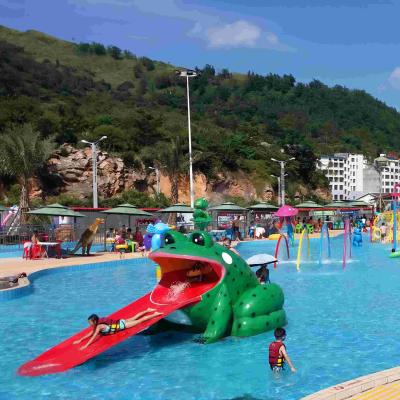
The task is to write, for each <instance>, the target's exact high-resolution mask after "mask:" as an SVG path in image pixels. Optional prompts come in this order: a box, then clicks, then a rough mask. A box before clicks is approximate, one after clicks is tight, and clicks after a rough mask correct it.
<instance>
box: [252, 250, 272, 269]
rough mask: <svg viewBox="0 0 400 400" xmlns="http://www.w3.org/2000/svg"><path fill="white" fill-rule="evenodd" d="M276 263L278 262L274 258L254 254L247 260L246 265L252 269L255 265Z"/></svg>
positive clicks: (268, 255)
mask: <svg viewBox="0 0 400 400" xmlns="http://www.w3.org/2000/svg"><path fill="white" fill-rule="evenodd" d="M277 261H278V260H277V259H276V258H275V257H274V256H271V255H270V254H265V253H264V254H255V255H254V256H252V257H250V258H248V259H247V261H246V262H247V264H248V265H250V267H252V266H256V265H263V264H271V263H275V262H277Z"/></svg>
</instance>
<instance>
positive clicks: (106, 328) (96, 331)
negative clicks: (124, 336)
mask: <svg viewBox="0 0 400 400" xmlns="http://www.w3.org/2000/svg"><path fill="white" fill-rule="evenodd" d="M153 311H155V310H154V309H153V308H148V309H146V310H144V311H141V312H139V313H137V314H136V315H134V316H133V317H131V318H129V319H119V320H116V321H112V320H109V319H106V318H102V319H100V318H99V316H98V315H96V314H92V315H90V316H89V318H88V322H89V325H90V326H92V327H93V331H92V332H89V333H88V334H87V335H85V336H83V337H82V338H80V339H78V340H75V342H74V344H79V343H80V342H82V341H83V340H85V339H87V338H88V337H90V336H92V337H91V338H90V340H89V341H88V342H87V343H86V344H85V345H84V346H82V347H81V348H80V350H84V349H86V347H88V346H90V345H91V344H92V343H93V341H94V339H96V337H97V336H98V335H102V336H107V335H113V334H115V333H117V332H120V331H123V330H124V329H129V328H133V327H134V326H136V325H138V324H140V323H142V322H144V321H147V320H149V319H152V318H155V317H158V316H159V315H162V314H163V313H162V312H157V311H155V312H153ZM148 313H151V314H148ZM145 314H148V315H145Z"/></svg>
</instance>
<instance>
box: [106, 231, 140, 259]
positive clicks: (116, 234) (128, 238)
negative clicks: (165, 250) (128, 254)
mask: <svg viewBox="0 0 400 400" xmlns="http://www.w3.org/2000/svg"><path fill="white" fill-rule="evenodd" d="M107 239H111V240H113V246H112V249H111V251H114V250H115V248H116V246H118V245H125V244H132V243H136V244H137V246H136V248H135V251H140V252H142V254H144V253H145V251H146V249H145V247H144V237H143V234H142V232H141V231H140V228H139V227H136V229H135V232H132V229H131V228H127V227H126V225H122V227H121V228H120V229H115V228H109V230H108V232H107Z"/></svg>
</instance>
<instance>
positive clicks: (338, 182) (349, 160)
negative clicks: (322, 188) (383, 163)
mask: <svg viewBox="0 0 400 400" xmlns="http://www.w3.org/2000/svg"><path fill="white" fill-rule="evenodd" d="M366 166H367V162H366V160H365V159H364V156H363V155H362V154H350V153H336V154H334V155H332V156H323V157H321V159H320V165H319V169H321V170H322V171H325V173H326V177H327V178H328V180H329V185H330V187H331V193H332V198H333V200H355V199H357V198H358V197H360V196H362V195H363V194H364V185H363V183H364V176H363V173H364V168H365V167H366Z"/></svg>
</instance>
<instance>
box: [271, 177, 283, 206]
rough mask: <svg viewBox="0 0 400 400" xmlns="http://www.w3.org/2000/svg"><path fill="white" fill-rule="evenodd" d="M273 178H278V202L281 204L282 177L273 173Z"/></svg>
mask: <svg viewBox="0 0 400 400" xmlns="http://www.w3.org/2000/svg"><path fill="white" fill-rule="evenodd" d="M271 176H272V177H273V178H276V179H277V181H278V204H279V205H281V178H280V177H279V176H276V175H272V174H271Z"/></svg>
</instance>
